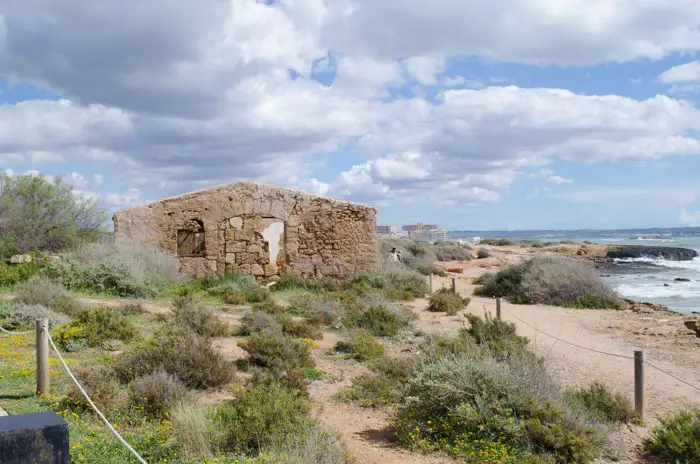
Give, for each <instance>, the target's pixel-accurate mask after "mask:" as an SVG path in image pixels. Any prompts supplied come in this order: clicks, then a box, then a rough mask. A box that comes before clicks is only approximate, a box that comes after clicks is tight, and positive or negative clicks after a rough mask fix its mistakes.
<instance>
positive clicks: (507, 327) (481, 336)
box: [465, 313, 529, 356]
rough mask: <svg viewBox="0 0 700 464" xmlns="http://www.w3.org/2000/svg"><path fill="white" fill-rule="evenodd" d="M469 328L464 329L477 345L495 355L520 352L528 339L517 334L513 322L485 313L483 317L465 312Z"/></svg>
mask: <svg viewBox="0 0 700 464" xmlns="http://www.w3.org/2000/svg"><path fill="white" fill-rule="evenodd" d="M467 320H468V321H469V328H468V329H467V330H466V331H465V333H466V334H468V335H469V336H471V337H472V338H473V340H474V341H475V342H476V344H477V345H481V346H484V347H487V348H488V349H489V350H490V352H491V353H492V354H493V355H495V356H503V355H506V354H514V353H515V354H518V353H522V352H523V350H524V348H525V345H527V344H528V343H529V340H528V339H527V338H525V337H521V336H520V335H517V334H516V332H515V324H513V323H512V322H506V321H502V320H500V319H496V318H494V317H492V316H491V314H490V313H487V314H486V317H485V318H484V319H482V318H480V317H479V316H475V315H473V314H467Z"/></svg>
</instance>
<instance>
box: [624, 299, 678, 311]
mask: <svg viewBox="0 0 700 464" xmlns="http://www.w3.org/2000/svg"><path fill="white" fill-rule="evenodd" d="M623 303H624V309H626V310H628V311H633V312H635V313H656V312H663V313H669V314H675V313H674V312H673V311H671V310H670V309H668V307H667V306H665V305H662V304H657V303H647V302H644V303H643V302H640V301H632V300H628V299H625V300H623Z"/></svg>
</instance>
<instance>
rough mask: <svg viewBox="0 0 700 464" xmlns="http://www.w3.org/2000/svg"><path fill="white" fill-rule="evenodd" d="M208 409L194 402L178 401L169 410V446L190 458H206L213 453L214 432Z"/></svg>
mask: <svg viewBox="0 0 700 464" xmlns="http://www.w3.org/2000/svg"><path fill="white" fill-rule="evenodd" d="M209 416H210V414H209V411H208V410H207V409H205V408H203V407H201V406H199V405H197V404H196V403H194V402H191V401H187V402H183V401H179V402H177V403H175V405H174V406H173V407H172V409H171V411H170V421H171V423H172V426H173V427H172V436H171V438H170V440H169V444H170V445H171V446H176V447H177V448H178V449H179V450H180V451H181V453H183V454H184V455H185V456H186V457H187V458H189V459H192V460H201V459H206V458H209V457H211V456H213V454H214V451H215V450H214V448H215V433H214V429H213V427H212V426H211V420H210V417H209Z"/></svg>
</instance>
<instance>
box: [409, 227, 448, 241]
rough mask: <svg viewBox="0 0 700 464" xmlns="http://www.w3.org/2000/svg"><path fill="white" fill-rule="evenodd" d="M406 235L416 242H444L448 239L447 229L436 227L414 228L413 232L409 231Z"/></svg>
mask: <svg viewBox="0 0 700 464" xmlns="http://www.w3.org/2000/svg"><path fill="white" fill-rule="evenodd" d="M408 236H409V237H410V238H412V239H413V240H416V241H418V242H446V241H447V239H448V238H447V231H446V230H438V229H433V230H416V231H415V232H409V233H408Z"/></svg>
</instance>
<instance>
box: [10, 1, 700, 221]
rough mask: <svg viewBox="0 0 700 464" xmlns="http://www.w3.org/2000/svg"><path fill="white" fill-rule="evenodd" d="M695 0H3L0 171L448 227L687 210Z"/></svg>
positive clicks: (696, 206)
mask: <svg viewBox="0 0 700 464" xmlns="http://www.w3.org/2000/svg"><path fill="white" fill-rule="evenodd" d="M698 51H700V0H674V1H672V2H669V1H668V0H501V1H499V2H494V1H491V0H488V1H487V0H469V1H465V0H432V1H430V2H426V1H425V0H402V1H398V0H266V1H262V0H261V1H255V0H149V1H147V2H143V1H141V0H119V1H117V0H102V1H99V2H84V1H80V0H62V1H60V2H59V1H55V0H3V1H2V2H0V171H6V172H7V173H8V174H10V175H17V174H22V173H26V172H30V171H39V172H42V173H45V174H48V175H51V176H53V177H58V178H62V179H64V180H65V181H66V182H69V183H70V184H71V185H73V186H74V188H75V190H76V191H77V192H79V193H83V194H86V195H92V196H94V197H96V198H98V199H99V201H100V203H101V204H102V205H103V206H104V207H105V208H107V209H109V210H110V211H114V210H117V209H121V208H126V207H129V206H132V205H137V204H143V203H146V202H149V201H154V200H157V199H159V198H163V197H166V196H170V195H175V194H179V193H183V192H187V191H191V190H197V189H201V188H205V187H207V186H214V185H218V184H224V183H229V182H235V181H241V180H253V181H257V182H263V183H270V184H276V185H282V186H286V187H291V188H294V189H299V190H304V191H308V192H312V193H317V194H322V195H327V196H331V197H335V198H341V199H346V200H351V201H356V202H361V203H366V204H370V205H373V206H375V207H376V208H377V209H378V213H379V222H380V223H382V224H395V225H401V224H406V223H414V222H418V221H420V222H425V223H437V224H438V225H439V226H440V227H443V228H447V229H450V230H460V229H461V230H495V229H503V230H506V229H508V230H518V229H569V228H574V229H579V228H595V229H601V228H632V227H675V226H699V225H700V182H698V177H699V176H700V156H699V155H700V106H698V105H699V104H700V100H699V98H698V97H699V96H700V58H699V57H698Z"/></svg>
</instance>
